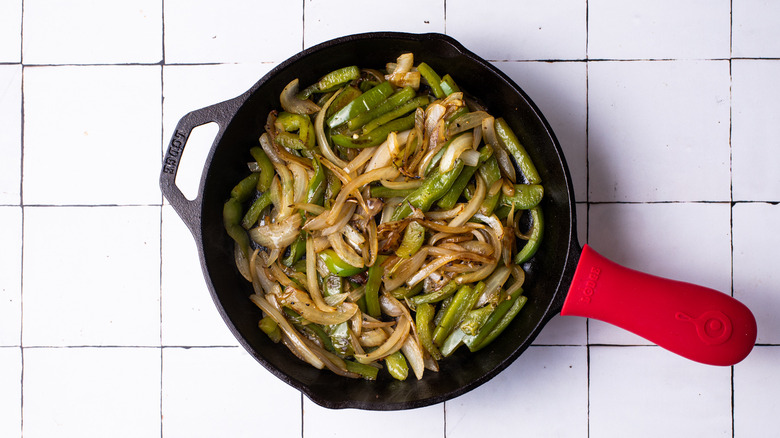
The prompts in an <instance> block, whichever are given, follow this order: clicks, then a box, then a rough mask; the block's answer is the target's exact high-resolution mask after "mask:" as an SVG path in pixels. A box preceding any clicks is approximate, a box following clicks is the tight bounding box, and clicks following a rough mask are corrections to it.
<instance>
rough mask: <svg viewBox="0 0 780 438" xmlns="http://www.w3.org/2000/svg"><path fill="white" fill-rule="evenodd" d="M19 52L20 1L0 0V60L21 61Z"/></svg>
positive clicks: (20, 52) (20, 47)
mask: <svg viewBox="0 0 780 438" xmlns="http://www.w3.org/2000/svg"><path fill="white" fill-rule="evenodd" d="M21 54H22V1H21V0H0V62H21V60H22V59H21ZM0 89H1V88H0Z"/></svg>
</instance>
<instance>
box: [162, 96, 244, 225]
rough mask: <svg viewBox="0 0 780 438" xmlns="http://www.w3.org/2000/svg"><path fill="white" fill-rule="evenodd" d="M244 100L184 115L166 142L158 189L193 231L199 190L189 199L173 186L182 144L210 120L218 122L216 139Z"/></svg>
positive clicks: (198, 222) (182, 147) (200, 203)
mask: <svg viewBox="0 0 780 438" xmlns="http://www.w3.org/2000/svg"><path fill="white" fill-rule="evenodd" d="M244 100H245V96H243V95H242V96H239V97H236V98H234V99H231V100H228V101H225V102H221V103H217V104H215V105H211V106H208V107H205V108H201V109H199V110H195V111H192V112H190V113H188V114H186V115H185V116H184V117H182V118H181V120H179V122H178V123H177V124H176V129H175V130H174V131H173V136H172V137H171V140H170V142H169V143H168V150H167V152H166V153H165V157H164V158H163V165H162V171H161V172H160V190H161V191H162V194H163V196H165V198H166V199H167V200H168V202H169V203H170V204H171V206H172V207H173V209H174V210H175V211H176V213H177V214H178V215H179V217H181V219H182V220H183V221H184V223H185V224H187V227H188V228H189V229H190V230H191V231H193V232H196V230H198V229H199V228H200V211H201V205H202V199H201V198H202V193H201V191H200V190H201V189H199V191H198V195H197V196H196V198H195V199H193V200H190V199H187V197H186V196H184V193H182V191H181V189H179V187H178V186H177V185H176V174H177V172H178V170H179V164H180V163H181V157H182V153H183V152H184V147H185V146H186V145H187V140H188V139H189V137H190V134H191V133H192V130H193V129H195V128H197V127H198V126H201V125H205V124H207V123H212V122H213V123H216V124H217V125H219V131H218V132H217V136H216V138H215V140H214V141H215V142H216V141H217V139H219V138H220V137H221V136H222V132H223V131H224V130H225V127H226V126H227V123H228V121H230V119H231V118H232V117H233V115H234V114H235V112H236V111H237V109H238V108H239V107H240V106H241V104H242V103H243V102H244Z"/></svg>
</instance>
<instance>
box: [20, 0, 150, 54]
mask: <svg viewBox="0 0 780 438" xmlns="http://www.w3.org/2000/svg"><path fill="white" fill-rule="evenodd" d="M23 57H24V63H25V64H124V63H148V64H152V63H157V62H160V61H161V60H162V0H132V1H130V0H121V1H112V2H94V1H90V0H71V1H68V2H53V3H52V2H48V1H45V0H25V1H24V53H23Z"/></svg>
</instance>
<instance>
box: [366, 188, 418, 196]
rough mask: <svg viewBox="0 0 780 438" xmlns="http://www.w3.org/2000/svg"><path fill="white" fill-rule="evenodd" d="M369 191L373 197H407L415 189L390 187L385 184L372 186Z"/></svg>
mask: <svg viewBox="0 0 780 438" xmlns="http://www.w3.org/2000/svg"><path fill="white" fill-rule="evenodd" d="M369 191H370V193H371V197H372V198H405V197H407V196H409V195H410V194H411V193H412V192H414V191H415V189H390V188H387V187H385V186H372V187H371V188H370V189H369Z"/></svg>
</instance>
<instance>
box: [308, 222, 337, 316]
mask: <svg viewBox="0 0 780 438" xmlns="http://www.w3.org/2000/svg"><path fill="white" fill-rule="evenodd" d="M317 260H319V257H317V253H316V252H315V249H314V239H313V238H312V237H311V236H307V237H306V289H308V290H309V295H311V298H312V300H314V304H315V305H316V306H317V307H318V308H319V309H320V310H323V311H326V312H332V311H333V307H331V306H329V305H328V304H326V303H325V301H324V300H323V299H322V291H320V284H319V282H318V281H317Z"/></svg>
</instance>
